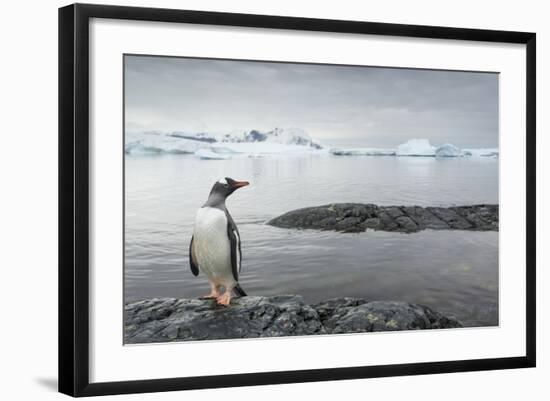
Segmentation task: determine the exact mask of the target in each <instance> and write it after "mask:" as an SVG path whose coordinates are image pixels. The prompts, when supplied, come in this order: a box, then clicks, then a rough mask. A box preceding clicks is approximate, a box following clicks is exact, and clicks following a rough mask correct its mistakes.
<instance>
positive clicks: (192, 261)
mask: <svg viewBox="0 0 550 401" xmlns="http://www.w3.org/2000/svg"><path fill="white" fill-rule="evenodd" d="M189 265H190V266H191V273H193V276H198V275H199V265H198V264H197V259H196V258H195V247H194V246H193V237H191V243H190V244H189Z"/></svg>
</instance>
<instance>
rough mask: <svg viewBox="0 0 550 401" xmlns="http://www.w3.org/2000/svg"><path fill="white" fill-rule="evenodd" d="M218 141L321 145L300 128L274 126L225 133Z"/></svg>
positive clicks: (317, 146) (320, 146)
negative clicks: (270, 128)
mask: <svg viewBox="0 0 550 401" xmlns="http://www.w3.org/2000/svg"><path fill="white" fill-rule="evenodd" d="M218 140H219V141H220V142H230V143H271V144H279V145H296V146H305V147H311V148H313V149H322V148H323V146H322V145H320V144H319V143H316V142H314V141H313V139H311V137H310V136H309V134H308V133H307V132H306V131H304V130H303V129H301V128H275V129H273V130H271V131H265V132H264V131H259V130H250V131H242V132H234V133H231V134H226V135H223V136H221V137H219V138H218Z"/></svg>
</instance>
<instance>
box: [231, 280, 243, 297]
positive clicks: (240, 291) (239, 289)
mask: <svg viewBox="0 0 550 401" xmlns="http://www.w3.org/2000/svg"><path fill="white" fill-rule="evenodd" d="M233 291H235V294H237V295H238V296H240V297H246V292H244V290H243V288H242V287H241V285H240V284H239V283H237V285H236V286H235V287H234V288H233Z"/></svg>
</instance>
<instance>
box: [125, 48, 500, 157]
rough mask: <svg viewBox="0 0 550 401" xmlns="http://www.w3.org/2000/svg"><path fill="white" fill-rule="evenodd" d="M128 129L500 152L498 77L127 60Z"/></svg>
mask: <svg viewBox="0 0 550 401" xmlns="http://www.w3.org/2000/svg"><path fill="white" fill-rule="evenodd" d="M125 113H126V114H125V121H126V129H127V130H128V131H140V130H163V131H190V132H198V131H205V132H212V133H227V132H232V131H235V130H244V129H260V130H270V129H272V128H274V127H300V128H303V129H305V130H306V131H308V132H309V133H310V134H311V136H312V137H313V138H315V139H317V140H319V141H320V142H322V143H326V144H328V145H333V146H372V147H395V146H396V145H398V144H400V143H402V142H405V141H406V140H408V139H411V138H427V139H429V140H430V142H432V143H433V144H442V143H445V142H450V143H453V144H455V145H457V146H461V147H462V146H466V147H468V146H469V147H496V146H498V74H495V73H476V72H457V71H437V70H415V69H396V68H380V67H355V66H351V67H350V66H334V65H312V64H296V63H273V62H247V61H230V60H209V59H190V58H172V57H149V56H126V57H125Z"/></svg>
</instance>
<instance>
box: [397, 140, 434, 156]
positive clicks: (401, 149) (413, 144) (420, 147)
mask: <svg viewBox="0 0 550 401" xmlns="http://www.w3.org/2000/svg"><path fill="white" fill-rule="evenodd" d="M435 151H436V147H435V146H432V145H431V144H430V141H428V140H427V139H409V140H408V141H407V142H405V143H402V144H401V145H399V146H398V147H397V152H396V155H397V156H435Z"/></svg>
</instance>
